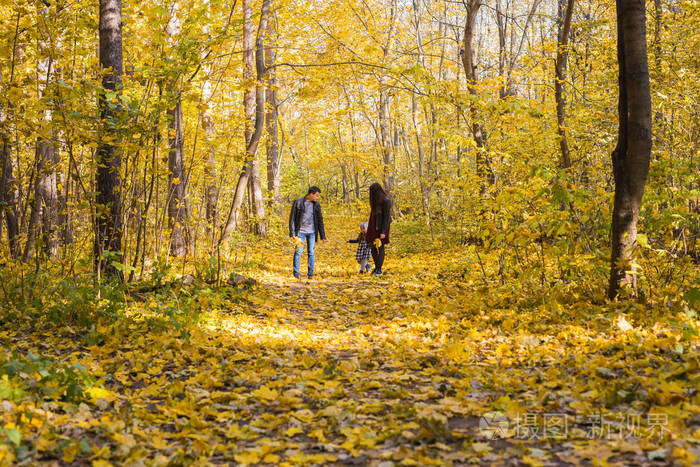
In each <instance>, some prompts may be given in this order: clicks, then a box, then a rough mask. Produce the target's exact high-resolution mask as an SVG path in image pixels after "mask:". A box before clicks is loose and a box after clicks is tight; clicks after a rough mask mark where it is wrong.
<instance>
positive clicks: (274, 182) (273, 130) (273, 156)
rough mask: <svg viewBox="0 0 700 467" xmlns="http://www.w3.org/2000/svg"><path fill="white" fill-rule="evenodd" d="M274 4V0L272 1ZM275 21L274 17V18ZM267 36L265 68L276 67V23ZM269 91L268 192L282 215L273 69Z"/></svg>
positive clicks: (275, 81)
mask: <svg viewBox="0 0 700 467" xmlns="http://www.w3.org/2000/svg"><path fill="white" fill-rule="evenodd" d="M270 3H272V0H271V1H270ZM273 19H274V17H273ZM267 35H268V39H269V41H270V42H269V44H268V46H267V47H265V67H266V68H269V67H271V66H272V65H274V63H275V60H276V59H277V49H276V44H275V43H274V37H275V21H274V20H273V21H268V24H267ZM268 73H269V74H268V79H267V90H266V91H265V93H266V97H267V115H266V116H265V123H266V125H267V145H266V150H267V192H268V195H269V196H270V209H271V210H273V211H277V213H278V214H279V215H281V214H282V199H281V195H280V153H279V137H278V134H277V118H278V115H277V112H278V109H277V72H276V71H275V70H274V69H272V70H270V71H269V72H268Z"/></svg>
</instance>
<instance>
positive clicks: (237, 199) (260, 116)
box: [219, 0, 270, 244]
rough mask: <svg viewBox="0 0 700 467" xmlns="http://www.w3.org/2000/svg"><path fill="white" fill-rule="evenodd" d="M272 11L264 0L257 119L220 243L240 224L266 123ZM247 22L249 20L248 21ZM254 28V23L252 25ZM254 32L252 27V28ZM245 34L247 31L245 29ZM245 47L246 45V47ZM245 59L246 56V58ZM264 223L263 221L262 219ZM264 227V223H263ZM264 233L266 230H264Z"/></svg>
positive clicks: (258, 52) (257, 62) (258, 41)
mask: <svg viewBox="0 0 700 467" xmlns="http://www.w3.org/2000/svg"><path fill="white" fill-rule="evenodd" d="M243 9H244V15H246V14H249V15H250V16H251V17H252V10H250V11H249V13H245V10H246V9H250V6H249V3H248V0H244V1H243ZM269 12H270V0H263V3H262V7H261V14H260V23H259V25H258V36H257V39H256V51H255V68H256V72H257V80H256V82H255V94H254V97H255V121H254V131H253V133H252V135H251V137H250V139H248V138H246V151H245V157H246V161H245V163H244V164H243V170H242V171H241V173H240V175H239V176H238V182H237V183H236V191H235V193H234V195H233V201H232V203H231V209H229V213H228V218H227V219H226V223H225V224H224V226H223V229H222V231H221V236H220V237H219V243H220V244H221V243H223V242H224V241H226V239H227V238H228V237H229V235H230V234H231V232H232V231H233V229H235V228H236V227H237V226H238V225H239V222H238V221H239V219H238V216H239V214H240V209H241V205H242V204H243V197H244V195H245V191H246V187H247V185H248V179H249V178H250V176H251V173H252V169H253V166H252V164H251V162H250V161H252V160H253V157H254V155H255V154H257V150H258V143H259V142H260V136H261V135H262V130H263V127H264V125H265V86H264V83H263V80H264V75H265V58H264V44H265V31H266V29H267V21H268V15H269ZM246 23H247V22H246ZM250 27H251V28H252V24H251V26H250ZM251 34H252V29H251ZM244 36H245V31H244ZM244 49H245V47H244ZM244 61H245V58H244ZM261 223H262V221H261ZM262 226H263V228H264V223H262ZM263 233H264V231H263Z"/></svg>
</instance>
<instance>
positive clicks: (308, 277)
mask: <svg viewBox="0 0 700 467" xmlns="http://www.w3.org/2000/svg"><path fill="white" fill-rule="evenodd" d="M306 278H307V279H308V280H311V279H313V278H314V276H306Z"/></svg>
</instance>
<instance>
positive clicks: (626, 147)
mask: <svg viewBox="0 0 700 467" xmlns="http://www.w3.org/2000/svg"><path fill="white" fill-rule="evenodd" d="M616 5H617V57H618V64H619V78H618V86H619V101H618V116H619V129H618V140H617V147H616V148H615V150H614V151H613V153H612V162H613V175H614V179H615V198H614V205H613V217H612V255H611V260H610V282H609V285H608V297H609V298H610V299H614V298H616V297H617V295H618V293H619V291H620V288H621V287H623V286H625V285H629V286H630V287H631V288H632V291H633V293H634V292H635V291H636V274H635V271H634V270H633V265H632V260H633V252H634V249H635V247H636V244H637V220H638V219H639V209H640V206H641V204H642V195H643V194H644V185H645V183H646V178H647V173H648V172H649V160H650V157H651V144H652V142H651V137H652V133H651V95H650V90H649V67H648V63H647V43H646V16H645V2H644V0H617V3H616Z"/></svg>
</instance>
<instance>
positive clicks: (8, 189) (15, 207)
mask: <svg viewBox="0 0 700 467" xmlns="http://www.w3.org/2000/svg"><path fill="white" fill-rule="evenodd" d="M20 17H21V13H20V12H19V11H18V12H17V18H16V21H15V32H14V37H13V39H12V61H11V62H10V76H9V79H8V80H7V85H8V86H7V87H8V89H13V88H14V87H15V86H16V83H15V80H14V77H15V68H16V65H17V62H18V60H19V55H20V53H19V52H20V47H19V44H18V40H19V34H20V28H19V22H20ZM0 83H2V72H1V71H0ZM3 100H4V105H0V164H1V165H0V169H2V177H0V209H2V213H3V214H4V216H5V222H6V224H7V239H8V243H9V245H10V255H11V256H12V257H13V258H19V256H20V255H21V254H22V253H21V245H20V242H19V192H18V186H17V181H16V180H15V175H14V163H13V160H12V144H11V142H10V140H11V134H10V125H11V123H12V120H13V118H14V112H13V110H14V105H13V102H12V101H11V100H10V99H9V98H6V99H3ZM0 102H1V101H0Z"/></svg>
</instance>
